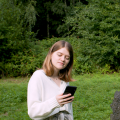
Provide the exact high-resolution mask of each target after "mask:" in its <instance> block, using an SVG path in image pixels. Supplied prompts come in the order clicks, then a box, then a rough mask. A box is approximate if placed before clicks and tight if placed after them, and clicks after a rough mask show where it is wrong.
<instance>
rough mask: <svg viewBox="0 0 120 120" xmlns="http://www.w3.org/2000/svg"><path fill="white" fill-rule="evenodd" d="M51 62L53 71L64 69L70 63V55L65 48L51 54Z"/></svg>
mask: <svg viewBox="0 0 120 120" xmlns="http://www.w3.org/2000/svg"><path fill="white" fill-rule="evenodd" d="M51 61H52V64H53V66H54V68H55V69H57V70H61V69H64V68H65V67H66V66H67V65H68V63H69V61H70V54H69V52H68V50H67V49H66V48H65V47H64V48H61V49H59V50H57V51H55V52H54V53H52V56H51Z"/></svg>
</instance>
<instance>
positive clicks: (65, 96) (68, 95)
mask: <svg viewBox="0 0 120 120" xmlns="http://www.w3.org/2000/svg"><path fill="white" fill-rule="evenodd" d="M70 96H71V94H70V93H69V94H66V95H62V99H64V98H67V97H70Z"/></svg>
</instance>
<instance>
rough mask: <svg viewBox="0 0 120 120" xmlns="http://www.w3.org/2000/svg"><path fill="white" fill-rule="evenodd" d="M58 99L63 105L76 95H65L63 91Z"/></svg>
mask: <svg viewBox="0 0 120 120" xmlns="http://www.w3.org/2000/svg"><path fill="white" fill-rule="evenodd" d="M56 99H57V101H58V103H59V105H60V106H63V105H64V104H67V103H70V102H72V101H73V99H74V96H71V94H66V95H63V93H62V94H59V95H57V96H56Z"/></svg>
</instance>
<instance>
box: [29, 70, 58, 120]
mask: <svg viewBox="0 0 120 120" xmlns="http://www.w3.org/2000/svg"><path fill="white" fill-rule="evenodd" d="M41 91H42V83H41V80H40V77H39V75H38V72H37V71H36V72H35V73H34V74H33V75H32V77H31V79H30V81H29V83H28V91H27V106H28V115H29V116H30V118H32V119H34V118H39V119H43V118H46V117H48V116H49V115H50V114H51V113H52V112H53V110H54V109H55V108H58V107H60V105H59V103H58V102H57V100H56V96H55V97H52V98H50V99H48V100H46V101H42V95H41V93H42V92H41Z"/></svg>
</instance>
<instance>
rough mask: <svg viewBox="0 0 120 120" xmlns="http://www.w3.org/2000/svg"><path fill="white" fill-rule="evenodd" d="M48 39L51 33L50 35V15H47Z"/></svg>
mask: <svg viewBox="0 0 120 120" xmlns="http://www.w3.org/2000/svg"><path fill="white" fill-rule="evenodd" d="M47 37H48V38H49V37H50V33H49V13H47Z"/></svg>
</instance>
